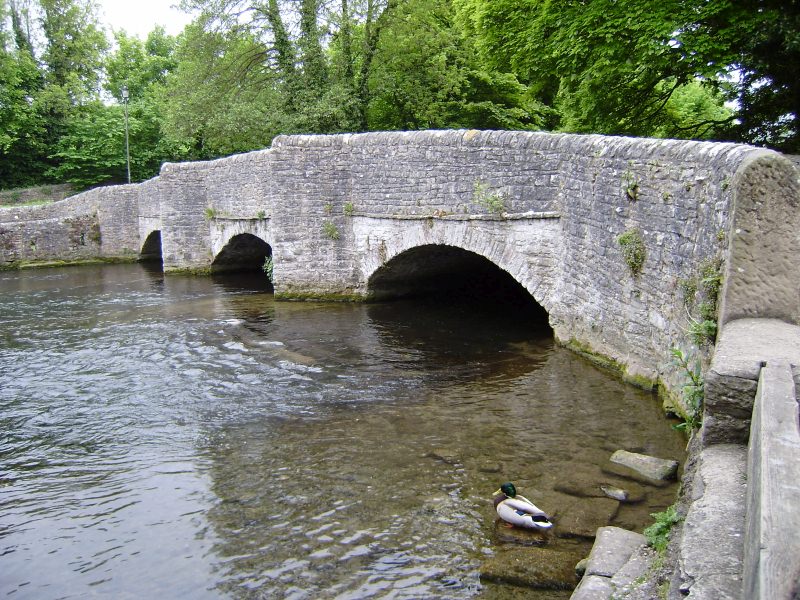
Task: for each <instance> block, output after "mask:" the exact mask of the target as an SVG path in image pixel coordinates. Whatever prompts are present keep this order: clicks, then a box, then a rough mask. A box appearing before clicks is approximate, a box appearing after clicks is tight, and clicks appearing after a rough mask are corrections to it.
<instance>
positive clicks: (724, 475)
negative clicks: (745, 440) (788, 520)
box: [678, 444, 747, 600]
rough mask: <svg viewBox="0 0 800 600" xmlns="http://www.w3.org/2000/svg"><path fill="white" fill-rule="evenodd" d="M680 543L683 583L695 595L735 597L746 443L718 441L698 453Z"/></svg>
mask: <svg viewBox="0 0 800 600" xmlns="http://www.w3.org/2000/svg"><path fill="white" fill-rule="evenodd" d="M697 460H698V462H697V470H696V471H695V474H694V480H693V485H692V504H691V506H690V507H689V510H688V513H687V515H686V519H685V521H684V525H683V535H682V537H681V541H680V547H679V549H678V552H679V557H678V566H679V568H680V575H681V579H682V581H683V584H682V586H681V587H682V588H683V589H687V590H689V593H690V595H691V597H692V598H696V599H697V600H717V599H718V598H728V597H730V598H739V597H740V596H741V589H742V585H741V582H742V569H743V557H744V532H745V496H746V489H747V481H746V470H747V447H746V446H744V445H738V444H717V445H715V446H710V447H708V448H705V449H704V450H703V451H702V452H701V453H700V456H699V457H698V459H697Z"/></svg>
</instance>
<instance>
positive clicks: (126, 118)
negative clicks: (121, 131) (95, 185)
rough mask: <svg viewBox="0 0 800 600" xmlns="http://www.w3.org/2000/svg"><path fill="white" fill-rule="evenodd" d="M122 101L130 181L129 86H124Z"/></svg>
mask: <svg viewBox="0 0 800 600" xmlns="http://www.w3.org/2000/svg"><path fill="white" fill-rule="evenodd" d="M122 102H123V104H125V162H126V163H127V165H128V183H130V182H131V152H130V146H129V145H128V87H127V86H124V85H123V86H122Z"/></svg>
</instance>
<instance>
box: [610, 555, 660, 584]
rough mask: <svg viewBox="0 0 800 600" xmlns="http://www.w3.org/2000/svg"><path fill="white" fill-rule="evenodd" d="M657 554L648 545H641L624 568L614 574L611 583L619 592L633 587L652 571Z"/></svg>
mask: <svg viewBox="0 0 800 600" xmlns="http://www.w3.org/2000/svg"><path fill="white" fill-rule="evenodd" d="M654 557H655V554H654V553H653V551H652V549H648V547H647V546H646V545H640V546H639V547H638V548H636V550H634V551H633V554H631V557H630V558H629V559H628V562H626V563H625V564H624V565H623V566H622V568H621V569H620V570H619V571H617V572H616V573H614V576H613V577H612V578H611V583H612V584H614V587H615V588H616V589H617V590H620V589H622V588H625V587H627V586H631V585H633V583H634V582H635V581H637V580H638V579H640V578H641V577H642V576H643V575H644V574H645V573H647V571H648V570H649V569H650V565H651V564H652V562H653V559H654Z"/></svg>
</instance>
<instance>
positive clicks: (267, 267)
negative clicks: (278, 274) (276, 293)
mask: <svg viewBox="0 0 800 600" xmlns="http://www.w3.org/2000/svg"><path fill="white" fill-rule="evenodd" d="M261 269H262V270H263V271H264V274H265V275H266V276H267V279H269V282H270V283H275V280H274V279H273V278H272V276H273V271H274V269H275V263H273V262H272V257H271V256H267V257H266V258H265V259H264V264H263V265H262V266H261Z"/></svg>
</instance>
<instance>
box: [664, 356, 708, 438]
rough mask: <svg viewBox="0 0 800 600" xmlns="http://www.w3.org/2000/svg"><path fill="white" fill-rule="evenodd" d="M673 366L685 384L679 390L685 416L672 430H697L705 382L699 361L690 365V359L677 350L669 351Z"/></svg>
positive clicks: (701, 414)
mask: <svg viewBox="0 0 800 600" xmlns="http://www.w3.org/2000/svg"><path fill="white" fill-rule="evenodd" d="M671 353H672V359H673V362H674V364H675V365H676V366H677V367H678V368H679V369H680V370H681V371H683V374H684V377H685V379H686V383H685V384H684V386H683V388H681V396H682V397H683V405H684V410H685V416H684V421H683V423H679V424H678V425H675V426H674V429H678V430H683V431H692V430H694V429H698V428H699V427H700V424H701V423H702V420H703V398H704V396H705V381H704V380H703V372H702V369H701V367H700V361H699V360H695V361H694V364H691V357H690V356H689V355H688V354H687V353H684V352H682V351H681V350H680V349H679V348H673V349H672V350H671Z"/></svg>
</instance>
